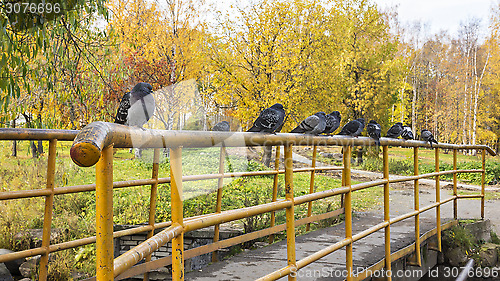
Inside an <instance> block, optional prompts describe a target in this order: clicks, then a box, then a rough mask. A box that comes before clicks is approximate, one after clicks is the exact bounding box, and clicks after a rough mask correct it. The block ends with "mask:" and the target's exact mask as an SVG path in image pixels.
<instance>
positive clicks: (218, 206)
mask: <svg viewBox="0 0 500 281" xmlns="http://www.w3.org/2000/svg"><path fill="white" fill-rule="evenodd" d="M225 159H226V148H225V147H224V145H222V146H221V147H220V156H219V174H221V175H222V174H224V160H225ZM223 185H224V178H223V177H220V178H219V179H218V180H217V202H216V205H215V213H220V212H221V211H222V186H223ZM219 231H220V225H219V224H216V225H215V226H214V240H213V242H214V243H215V242H218V241H219ZM217 261H218V259H217V251H213V252H212V262H217Z"/></svg>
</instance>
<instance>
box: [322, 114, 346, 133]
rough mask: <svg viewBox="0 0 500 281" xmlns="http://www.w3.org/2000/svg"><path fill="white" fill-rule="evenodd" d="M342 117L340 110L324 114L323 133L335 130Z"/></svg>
mask: <svg viewBox="0 0 500 281" xmlns="http://www.w3.org/2000/svg"><path fill="white" fill-rule="evenodd" d="M341 119H342V118H341V117H340V112H338V111H334V112H332V113H330V114H327V115H326V127H325V130H324V131H323V134H327V135H329V134H332V133H333V132H335V131H336V130H337V129H338V128H339V126H340V120H341Z"/></svg>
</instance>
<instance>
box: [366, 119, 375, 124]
mask: <svg viewBox="0 0 500 281" xmlns="http://www.w3.org/2000/svg"><path fill="white" fill-rule="evenodd" d="M368 123H369V124H377V121H375V120H370V122H368Z"/></svg>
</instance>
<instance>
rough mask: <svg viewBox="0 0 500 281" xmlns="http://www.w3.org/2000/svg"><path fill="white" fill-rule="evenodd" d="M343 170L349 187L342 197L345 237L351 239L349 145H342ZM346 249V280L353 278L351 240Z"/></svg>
mask: <svg viewBox="0 0 500 281" xmlns="http://www.w3.org/2000/svg"><path fill="white" fill-rule="evenodd" d="M343 150H344V155H343V157H342V158H343V160H344V163H343V164H344V170H343V171H342V176H343V181H344V184H345V186H348V187H349V192H347V193H346V194H345V197H344V208H345V209H344V213H345V238H347V239H352V206H351V195H352V191H351V151H352V147H351V146H344V148H343ZM345 251H346V270H347V281H351V280H353V277H354V276H353V272H352V270H353V262H352V240H351V243H349V244H347V245H346V247H345Z"/></svg>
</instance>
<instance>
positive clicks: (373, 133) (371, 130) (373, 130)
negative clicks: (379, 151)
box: [366, 120, 382, 146]
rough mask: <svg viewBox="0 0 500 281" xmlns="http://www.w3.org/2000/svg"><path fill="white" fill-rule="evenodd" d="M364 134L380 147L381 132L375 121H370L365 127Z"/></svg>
mask: <svg viewBox="0 0 500 281" xmlns="http://www.w3.org/2000/svg"><path fill="white" fill-rule="evenodd" d="M366 132H367V133H368V135H369V136H370V137H371V138H372V139H374V140H375V144H376V145H377V146H380V132H382V127H380V125H379V124H378V123H377V121H375V120H370V122H369V123H368V125H366Z"/></svg>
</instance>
